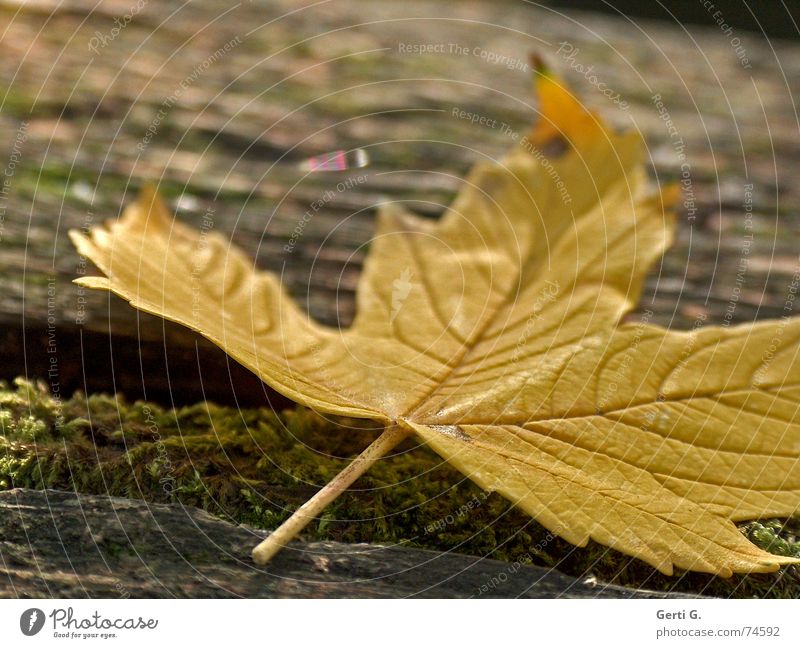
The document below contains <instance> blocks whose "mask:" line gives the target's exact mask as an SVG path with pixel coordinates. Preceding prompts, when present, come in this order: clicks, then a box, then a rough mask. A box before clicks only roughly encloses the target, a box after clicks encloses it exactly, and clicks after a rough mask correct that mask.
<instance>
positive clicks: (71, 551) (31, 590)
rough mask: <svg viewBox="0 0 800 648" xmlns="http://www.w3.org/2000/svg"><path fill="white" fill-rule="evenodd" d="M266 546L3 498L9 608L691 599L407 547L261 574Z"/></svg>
mask: <svg viewBox="0 0 800 648" xmlns="http://www.w3.org/2000/svg"><path fill="white" fill-rule="evenodd" d="M263 536H264V532H263V531H257V530H254V529H250V528H247V527H243V526H235V525H232V524H229V523H227V522H224V521H222V520H220V519H218V518H215V517H212V516H211V515H209V514H207V513H205V512H204V511H201V510H200V509H196V508H194V507H191V506H188V507H187V506H181V505H178V504H172V505H167V504H148V503H146V502H143V501H141V500H131V499H124V498H119V497H98V496H95V495H76V494H75V493H67V492H63V491H55V490H46V491H32V490H25V489H20V488H17V489H14V490H10V491H5V492H0V538H2V540H0V597H3V598H7V597H14V598H21V597H24V598H29V597H30V598H43V597H46V598H84V597H89V598H131V597H132V598H166V597H182V598H186V597H191V598H196V597H203V598H238V597H247V598H289V597H291V598H326V597H336V598H408V597H417V598H484V597H485V598H497V597H502V598H506V597H519V598H671V597H673V596H675V597H677V596H681V595H680V594H678V593H675V594H670V593H665V592H653V591H649V590H637V589H630V588H625V587H619V586H616V585H604V584H602V583H597V582H594V581H591V580H586V579H583V580H580V579H573V578H570V577H569V576H566V575H564V574H562V573H560V572H558V571H556V570H554V569H545V568H543V567H534V566H530V565H520V564H510V563H504V562H501V561H499V560H490V559H481V558H476V557H474V556H465V555H463V554H458V553H438V552H434V551H426V550H423V549H413V548H410V547H402V546H393V547H389V546H379V545H366V544H360V545H348V544H342V543H339V542H294V543H292V545H291V546H290V547H289V548H287V549H286V550H285V551H284V552H282V553H281V554H280V555H279V556H277V557H276V558H275V560H274V561H273V562H271V563H270V564H269V566H268V567H266V568H259V567H256V566H255V565H254V564H253V563H252V562H251V560H250V551H251V550H252V547H253V544H254V543H257V542H258V540H259V539H260V538H261V537H263ZM683 596H685V595H683ZM690 596H691V595H690Z"/></svg>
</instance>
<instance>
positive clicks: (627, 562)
mask: <svg viewBox="0 0 800 648" xmlns="http://www.w3.org/2000/svg"><path fill="white" fill-rule="evenodd" d="M374 425H375V424H373V423H371V422H369V421H355V420H347V419H325V418H323V417H321V416H319V415H317V414H315V413H313V412H311V411H309V410H307V409H304V408H300V407H298V408H297V409H294V410H287V411H284V412H282V413H281V414H276V413H274V412H272V411H270V410H267V409H258V410H256V409H252V410H237V409H234V408H227V407H220V406H216V405H213V404H211V403H202V404H198V405H194V406H191V407H184V408H180V409H177V410H166V409H163V408H161V407H159V406H157V405H154V404H151V403H143V402H136V403H133V404H130V403H127V402H125V401H124V399H122V398H121V397H111V396H104V395H94V396H88V397H87V396H85V395H82V394H76V395H75V396H74V397H72V398H71V399H69V400H59V399H55V398H53V397H52V396H51V395H50V394H49V392H48V390H47V388H46V387H45V386H44V385H42V384H36V383H30V382H27V381H25V380H17V381H15V383H14V384H13V385H7V384H5V383H0V489H8V488H14V487H24V488H35V489H41V488H57V489H64V490H76V491H78V492H82V493H93V494H110V495H115V496H122V497H132V498H139V499H144V500H147V501H151V502H181V503H184V504H189V505H193V506H198V507H200V508H203V509H205V510H206V511H208V512H210V513H212V514H214V515H217V516H219V517H221V518H224V519H226V520H229V521H232V522H236V523H246V524H249V525H253V526H257V527H262V528H274V527H275V526H276V525H277V524H279V523H280V522H281V521H283V520H284V519H286V517H287V516H288V515H290V513H291V512H292V511H293V510H295V509H296V508H297V507H298V506H300V505H301V504H302V503H303V502H304V501H306V500H307V499H308V498H309V497H310V496H311V495H312V494H313V493H314V492H316V490H317V489H318V488H320V487H321V486H322V485H323V484H324V483H325V482H327V481H328V480H329V479H330V478H331V477H333V476H334V475H335V474H336V473H337V472H338V471H339V470H340V469H341V468H342V467H343V466H344V465H346V463H347V460H348V459H349V458H351V457H353V456H355V455H356V454H358V453H359V452H360V451H361V450H362V449H363V448H364V447H366V446H367V445H368V444H369V442H370V441H371V440H372V439H374V438H375V435H376V434H377V432H378V430H376V429H375V427H374ZM742 532H743V533H745V534H746V535H747V536H748V537H749V538H750V539H751V540H752V541H753V542H755V543H756V544H758V545H759V546H761V547H763V548H765V549H767V550H770V551H773V552H775V553H780V554H786V555H796V556H800V520H798V519H794V520H789V521H788V522H787V521H777V520H762V521H759V522H751V523H749V524H745V525H742ZM305 534H306V536H307V537H309V538H313V539H331V540H339V541H343V542H372V543H389V544H394V543H406V544H411V545H415V546H420V547H426V548H430V549H436V550H440V551H458V552H462V553H468V554H473V555H478V556H489V557H492V558H497V559H500V560H505V561H508V562H509V569H510V570H511V569H514V564H515V563H518V562H523V563H532V564H537V565H543V566H548V567H555V568H557V569H559V570H561V571H562V572H565V573H567V574H571V575H573V576H575V577H588V576H594V577H596V578H597V579H598V580H601V581H605V582H613V583H617V584H620V585H626V586H632V587H645V588H649V589H657V590H678V591H684V592H695V593H699V594H704V595H709V596H735V597H753V596H755V597H800V571H798V570H797V568H795V567H791V568H787V569H783V570H781V571H780V572H776V573H774V574H756V575H738V576H734V577H733V578H730V579H721V578H714V577H710V576H706V575H703V574H692V573H683V574H678V575H676V576H675V577H671V578H670V577H665V576H662V575H661V574H659V573H658V572H655V571H654V570H653V569H651V568H650V567H648V566H647V565H646V564H644V563H642V562H641V561H638V560H634V559H631V558H628V557H627V556H624V555H622V554H620V553H618V552H615V551H613V550H610V549H607V548H606V547H603V546H600V545H597V544H592V545H590V546H589V547H587V548H584V549H579V548H576V547H573V546H572V545H570V544H568V543H566V542H564V541H563V540H561V539H559V538H556V537H553V536H552V534H550V533H549V532H548V531H547V530H546V529H544V528H543V527H541V526H540V525H538V524H537V523H536V522H535V521H533V520H531V519H530V518H529V517H528V516H526V515H525V514H523V513H521V512H520V511H517V510H515V509H514V507H512V506H511V505H510V504H509V503H508V502H506V501H505V500H504V499H503V498H501V497H499V496H497V495H494V494H488V493H485V492H483V491H481V490H480V489H479V488H478V487H477V486H475V485H474V484H472V483H471V482H469V481H468V480H466V479H465V478H464V477H463V476H462V475H461V474H460V473H458V472H456V471H454V470H453V469H451V468H450V467H448V466H446V465H444V464H443V463H442V461H441V460H440V459H439V458H438V457H437V456H436V455H434V454H433V453H431V452H430V451H429V450H427V449H426V448H422V447H418V446H417V445H416V444H415V443H413V442H408V443H406V445H404V446H403V447H401V448H400V449H398V450H397V451H396V453H395V454H394V455H393V456H391V457H388V458H386V459H384V460H382V461H380V462H379V463H378V465H376V466H375V467H374V468H373V469H372V470H370V472H369V473H368V474H367V475H365V476H364V477H362V478H361V479H360V480H359V481H358V482H356V484H355V485H354V486H353V488H352V489H351V490H350V491H349V492H347V493H346V494H345V495H343V496H342V497H340V498H339V499H338V500H337V501H336V502H335V503H334V504H333V505H332V506H331V507H330V508H329V509H328V510H326V512H325V513H324V515H323V517H322V518H321V519H320V520H319V521H318V522H317V523H316V524H313V525H311V526H310V527H309V528H307V530H306V532H305Z"/></svg>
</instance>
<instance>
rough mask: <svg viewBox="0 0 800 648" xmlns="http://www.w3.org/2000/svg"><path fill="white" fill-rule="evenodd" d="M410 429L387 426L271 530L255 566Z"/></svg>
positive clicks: (255, 554)
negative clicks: (309, 497)
mask: <svg viewBox="0 0 800 648" xmlns="http://www.w3.org/2000/svg"><path fill="white" fill-rule="evenodd" d="M410 434H411V432H410V431H409V430H407V429H405V428H401V427H399V426H398V425H390V426H389V427H387V428H386V429H385V430H384V431H383V433H382V434H381V435H380V436H379V437H378V438H377V439H375V441H373V442H372V443H371V444H370V445H369V446H368V447H367V448H366V449H365V450H364V451H363V452H362V453H361V454H360V455H358V456H357V457H356V458H355V459H353V461H351V462H350V463H349V464H348V465H347V467H346V468H345V469H344V470H342V472H340V473H339V474H338V475H336V477H334V478H333V479H332V480H331V481H330V482H328V483H327V484H326V485H325V486H323V487H322V489H321V490H320V491H319V492H317V494H316V495H314V497H312V498H311V499H310V500H308V501H307V502H306V503H305V504H303V505H302V506H301V507H300V508H299V509H297V510H296V511H295V512H294V513H293V514H292V516H291V517H290V518H289V519H288V520H286V521H285V522H284V523H283V524H281V525H280V526H279V527H278V528H277V529H275V530H274V531H273V532H272V533H270V534H269V535H268V536H267V537H266V538H265V539H264V540H263V541H262V542H261V544H259V545H258V546H257V547H256V548H255V549H253V560H254V561H255V562H256V564H258V565H265V564H266V563H267V562H269V561H270V560H271V559H272V558H273V556H275V554H277V553H278V552H279V551H280V550H281V549H283V548H284V547H285V546H286V544H287V543H288V542H289V541H290V540H291V539H292V538H294V537H295V536H296V535H297V534H298V533H300V531H302V530H303V528H305V526H306V525H307V524H308V523H309V522H311V521H312V520H313V519H314V518H316V517H317V516H318V515H319V513H320V512H321V511H322V509H324V508H325V507H326V506H328V504H330V503H331V502H332V501H333V500H335V499H336V498H337V497H339V495H341V494H342V493H343V492H344V491H345V490H347V488H348V487H349V486H350V485H351V484H352V483H353V482H354V481H355V480H356V479H358V478H359V477H360V476H361V475H363V474H364V473H365V472H366V471H367V470H369V468H370V467H372V465H373V464H374V463H375V462H376V461H378V459H380V458H381V457H383V456H384V455H386V454H387V453H388V452H390V451H391V450H392V449H393V448H394V447H395V446H396V445H397V444H398V443H400V442H401V441H402V440H403V439H405V438H406V437H407V436H409V435H410Z"/></svg>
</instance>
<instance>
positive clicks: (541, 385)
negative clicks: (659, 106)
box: [71, 71, 800, 576]
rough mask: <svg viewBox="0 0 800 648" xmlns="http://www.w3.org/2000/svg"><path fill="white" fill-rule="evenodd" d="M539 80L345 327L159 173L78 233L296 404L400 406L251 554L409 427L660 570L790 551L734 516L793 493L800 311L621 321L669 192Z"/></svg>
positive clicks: (356, 408) (384, 263)
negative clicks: (498, 154) (173, 206)
mask: <svg viewBox="0 0 800 648" xmlns="http://www.w3.org/2000/svg"><path fill="white" fill-rule="evenodd" d="M537 85H538V91H539V95H540V106H541V113H542V114H541V117H540V118H539V120H538V122H537V124H536V126H535V128H534V129H533V130H532V131H531V133H530V134H529V135H528V136H526V137H525V138H522V139H521V141H520V142H519V144H518V145H517V146H516V147H515V148H514V149H513V150H512V151H511V152H510V153H509V154H508V155H507V156H506V157H505V158H504V159H502V160H501V161H499V162H497V163H487V162H481V163H478V164H476V165H475V167H474V168H473V170H472V171H471V172H470V174H469V176H468V177H467V179H466V182H465V184H464V188H463V189H462V190H461V191H460V193H459V194H458V196H457V197H456V199H455V201H454V203H453V204H452V206H451V207H450V208H449V209H447V211H446V212H445V214H444V215H443V216H442V218H441V219H440V220H439V221H438V222H433V221H429V220H426V219H423V218H420V217H418V216H415V215H413V214H410V213H408V212H406V211H404V210H403V209H401V208H399V207H397V206H395V205H387V206H385V207H383V208H381V210H380V212H379V214H378V226H377V231H376V234H375V238H374V240H373V241H372V249H371V252H370V255H369V257H368V258H367V260H366V262H365V266H364V271H363V276H362V277H361V281H360V284H359V287H358V294H357V314H356V317H355V321H354V323H353V325H352V327H350V328H349V329H347V330H338V329H332V328H327V327H324V326H321V325H319V324H317V323H315V322H313V321H311V320H310V319H309V317H308V316H307V315H306V314H305V313H304V312H302V311H301V310H300V309H299V308H298V307H297V305H296V304H295V303H294V302H293V301H292V300H291V299H290V298H289V297H288V295H287V294H286V293H285V292H284V290H283V289H282V287H281V286H280V283H279V281H278V279H277V278H276V277H275V276H274V275H272V274H270V273H267V272H261V271H256V270H255V269H254V268H253V263H252V261H251V260H250V259H249V258H247V256H246V255H245V254H243V253H242V252H241V251H239V250H237V249H236V248H234V247H232V246H231V245H230V244H229V242H228V241H227V240H225V239H224V238H223V237H222V236H220V235H218V234H216V233H200V232H197V231H194V230H192V229H190V228H189V227H187V226H186V225H184V224H181V223H179V222H177V221H175V220H174V219H173V217H172V215H171V214H170V213H169V211H168V210H167V209H166V207H165V205H164V204H163V203H162V202H161V201H160V199H159V198H158V197H157V196H156V194H155V192H154V191H153V190H151V189H146V190H144V191H143V192H142V195H141V197H140V198H139V200H138V202H136V203H135V204H133V205H131V206H130V207H128V208H127V209H126V211H125V213H124V215H123V217H122V218H121V219H120V220H119V221H118V222H114V223H110V224H108V225H106V226H105V227H99V228H95V229H94V230H93V231H92V232H91V234H90V235H89V236H84V235H82V234H80V233H77V232H72V233H71V235H72V237H73V240H74V242H75V244H76V245H77V247H78V250H79V251H80V253H81V254H83V255H85V256H87V257H89V258H90V259H91V260H92V261H94V263H95V264H97V266H98V267H99V268H100V269H101V270H102V271H103V273H104V274H105V277H86V278H81V279H79V280H78V282H79V283H80V284H82V285H84V286H88V287H91V288H102V289H107V290H111V291H113V292H114V293H116V294H118V295H120V296H121V297H123V298H124V299H126V300H128V301H129V302H130V303H131V304H132V305H133V306H135V307H136V308H139V309H142V310H144V311H147V312H149V313H154V314H156V315H160V316H162V317H165V318H167V319H170V320H173V321H176V322H179V323H181V324H184V325H185V326H188V327H190V328H191V329H193V330H195V331H198V332H199V333H201V334H202V335H204V336H205V337H207V338H208V339H209V340H211V341H212V342H214V343H215V344H217V345H219V346H220V347H222V348H223V349H224V350H225V351H226V352H227V353H228V354H229V355H230V356H232V357H233V358H235V359H236V360H238V361H239V362H240V363H242V364H243V365H245V366H246V367H248V368H249V369H251V370H252V371H253V372H255V373H256V374H257V375H258V376H259V377H261V378H262V379H263V380H264V381H265V382H266V383H268V384H269V385H270V386H271V387H273V388H274V389H275V390H277V391H279V392H281V393H282V394H285V395H286V396H288V397H290V398H292V399H293V400H295V401H297V402H299V403H302V404H305V405H308V406H310V407H312V408H314V409H316V410H319V411H321V412H326V413H331V414H342V415H348V416H354V417H362V418H372V419H376V420H378V421H381V422H383V423H384V424H385V425H386V431H385V432H384V433H383V434H382V435H381V436H380V437H379V438H378V439H377V440H376V441H375V442H374V443H373V444H372V445H371V446H370V447H369V448H367V449H366V450H365V451H364V453H362V455H360V456H359V457H358V458H357V459H356V460H354V462H353V463H352V464H351V465H350V466H349V467H348V468H347V469H345V471H344V472H343V473H342V474H341V475H340V476H339V477H337V478H336V479H335V480H334V481H333V482H331V484H329V485H328V486H326V487H325V488H323V489H322V490H321V491H320V492H319V493H318V494H317V495H316V496H315V497H314V498H313V499H312V500H311V501H310V502H308V503H307V504H305V505H304V506H303V507H301V509H300V510H298V511H297V512H296V513H295V515H294V516H292V518H290V520H289V521H287V522H286V523H285V524H284V525H283V526H282V527H281V528H280V529H278V530H277V531H275V532H274V533H273V534H272V535H271V536H270V537H269V538H267V540H265V541H264V543H262V544H261V545H259V547H258V548H256V550H255V551H254V557H255V559H256V560H257V561H258V562H261V563H263V562H266V560H268V559H269V558H270V557H271V556H272V555H273V554H274V553H275V552H276V551H277V550H279V549H280V547H281V546H283V545H284V544H285V543H286V542H287V541H288V540H289V539H291V537H293V536H294V535H295V534H296V533H297V532H298V531H299V530H300V529H301V528H302V527H303V525H304V524H305V523H307V522H308V521H309V520H310V519H312V518H313V517H314V516H315V515H316V514H317V513H318V512H319V511H320V510H321V508H322V507H323V506H324V505H326V504H327V503H328V502H329V501H330V500H331V499H333V498H334V497H335V496H336V495H337V494H338V493H340V492H341V491H342V490H343V489H344V488H346V487H347V486H348V485H349V484H351V483H352V482H353V481H354V480H355V479H356V478H357V477H358V476H359V475H360V474H362V473H363V471H364V470H366V469H367V468H368V467H369V466H370V465H371V464H372V463H374V461H375V460H377V459H378V458H379V457H380V456H382V455H383V454H385V453H386V452H388V451H389V450H390V449H391V448H392V447H394V446H395V445H396V444H397V443H398V442H399V441H401V440H402V439H403V438H405V437H406V436H408V435H410V434H416V435H417V436H418V437H420V438H421V439H422V440H423V441H424V442H426V443H427V444H428V445H430V447H431V448H433V449H434V450H435V451H436V452H437V453H439V454H440V455H441V456H442V457H443V458H444V459H445V460H446V461H447V462H449V463H450V464H452V465H453V466H455V467H456V468H458V469H459V470H461V471H462V472H463V473H464V474H465V475H466V476H467V477H469V478H470V479H472V480H473V481H474V482H476V483H477V484H478V485H480V486H481V487H483V488H485V489H488V490H491V491H497V492H498V493H501V494H502V495H504V496H505V497H507V498H508V499H509V500H511V501H512V502H513V503H514V504H516V505H517V506H519V507H520V508H522V509H523V510H525V511H526V512H527V513H529V514H530V515H531V516H533V517H535V518H536V519H537V520H538V521H539V522H540V523H541V524H543V525H544V526H545V527H547V528H548V529H550V530H551V531H553V532H555V533H556V534H558V535H559V536H561V537H563V538H565V539H566V540H568V541H569V542H572V543H574V544H576V545H578V546H583V545H585V544H586V543H587V542H588V541H589V539H593V540H596V541H597V542H601V543H603V544H605V545H608V546H609V547H613V548H615V549H617V550H619V551H622V552H625V553H627V554H629V555H631V556H635V557H637V558H640V559H642V560H645V561H647V562H648V563H650V564H651V565H653V566H654V567H656V568H657V569H659V570H660V571H662V572H664V573H665V574H671V573H672V571H673V566H677V567H680V568H683V569H690V570H697V571H704V572H710V573H713V574H720V575H723V576H729V575H731V574H732V573H733V572H765V571H773V570H775V569H778V567H779V566H780V565H782V564H787V563H792V562H798V560H797V559H794V558H788V557H782V556H775V555H772V554H770V553H767V552H765V551H762V550H761V549H759V548H758V547H756V546H755V545H753V544H751V543H750V542H748V541H747V540H746V539H745V538H744V536H743V535H742V534H741V533H740V532H739V531H738V530H737V528H736V526H735V525H734V524H733V522H734V521H738V520H746V519H754V518H758V517H766V516H789V515H792V514H793V513H795V512H796V511H797V509H798V504H800V424H798V423H796V422H795V421H794V418H795V416H796V413H797V409H798V405H800V380H798V377H800V367H799V366H798V362H800V361H799V360H798V355H799V354H798V350H799V349H800V347H798V345H797V341H798V338H799V337H800V320H798V319H788V320H786V319H784V320H781V321H767V322H762V323H758V324H753V325H746V326H737V327H728V328H721V327H714V326H708V327H704V328H702V329H698V330H694V331H691V332H672V331H668V330H665V329H662V328H659V327H657V326H654V325H651V324H649V323H648V321H647V319H648V313H645V315H644V316H643V317H642V318H641V320H640V321H638V322H632V323H622V318H623V316H624V315H625V314H626V313H628V312H629V311H630V310H631V309H632V308H634V307H635V306H636V304H637V302H638V299H639V296H640V293H641V289H642V283H643V281H644V278H645V276H646V273H647V271H648V268H649V267H650V266H651V264H652V263H653V262H654V261H655V260H656V259H658V258H659V257H660V256H661V254H662V253H663V251H664V250H665V248H666V247H667V246H668V245H669V243H670V240H671V232H672V229H673V216H672V214H671V213H669V210H668V209H665V207H664V205H665V204H671V203H672V202H673V201H674V200H675V190H674V188H670V189H668V190H666V191H664V192H663V193H662V192H652V191H650V190H649V189H648V187H647V179H646V174H645V170H644V164H643V146H642V142H641V138H640V137H639V136H638V135H637V134H636V133H630V132H629V133H622V134H618V133H615V132H614V131H612V130H611V129H610V128H609V127H608V126H607V125H605V124H604V123H603V122H602V120H600V119H599V118H598V117H597V116H596V115H595V114H593V113H591V112H589V111H587V110H586V109H585V108H583V107H582V105H581V104H580V103H579V102H578V101H577V100H576V99H575V98H574V97H573V96H572V95H571V94H570V92H569V91H568V90H567V89H566V88H565V87H564V86H563V84H562V83H561V82H560V81H559V79H558V78H556V77H555V76H553V75H551V74H549V73H546V72H545V71H540V73H539V75H538V81H537ZM553 151H556V152H555V153H554V152H553ZM765 349H772V351H771V352H770V354H769V355H768V356H767V355H765V353H764V351H765Z"/></svg>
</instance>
